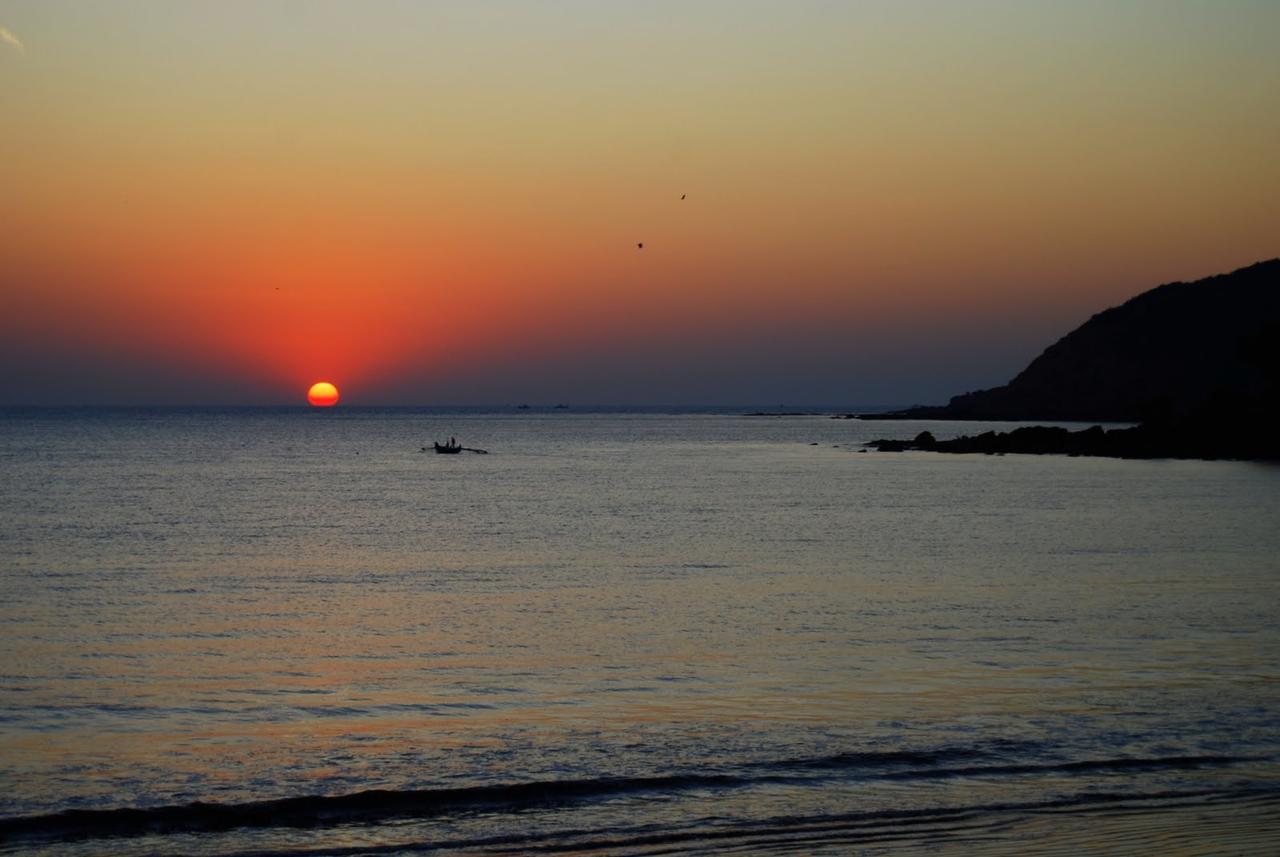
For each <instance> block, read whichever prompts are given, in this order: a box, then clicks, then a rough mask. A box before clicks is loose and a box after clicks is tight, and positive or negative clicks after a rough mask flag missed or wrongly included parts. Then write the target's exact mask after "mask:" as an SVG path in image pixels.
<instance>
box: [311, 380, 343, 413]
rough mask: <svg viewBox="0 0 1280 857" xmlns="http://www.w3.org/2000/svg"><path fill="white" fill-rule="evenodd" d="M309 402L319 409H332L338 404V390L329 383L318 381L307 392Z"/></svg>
mask: <svg viewBox="0 0 1280 857" xmlns="http://www.w3.org/2000/svg"><path fill="white" fill-rule="evenodd" d="M307 401H308V402H310V403H311V404H312V405H315V406H316V407H317V408H331V407H333V406H334V405H336V404H338V388H337V387H335V386H333V385H332V384H330V383H329V382H328V381H317V382H315V383H314V384H312V385H311V389H310V390H308V391H307Z"/></svg>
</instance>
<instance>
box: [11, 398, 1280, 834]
mask: <svg viewBox="0 0 1280 857" xmlns="http://www.w3.org/2000/svg"><path fill="white" fill-rule="evenodd" d="M921 427H922V426H921V425H920V424H909V423H899V424H894V423H861V422H856V421H839V420H831V419H826V418H823V417H744V416H740V415H738V414H731V413H718V414H659V413H644V414H620V413H607V414H580V413H572V412H550V413H535V412H510V413H489V414H486V413H473V412H428V411H377V410H368V411H359V410H349V409H348V410H337V411H334V412H330V413H312V412H307V411H302V410H296V411H295V410H279V411H271V410H261V411H232V410H227V411H190V410H171V411H28V412H23V411H10V412H5V413H3V414H0V477H2V479H0V522H2V523H3V527H2V530H0V655H3V659H2V662H0V786H2V787H0V850H12V851H18V850H21V851H24V852H25V851H37V852H38V851H40V850H41V849H44V850H47V851H48V852H50V853H59V854H63V853H71V854H79V853H84V854H148V853H172V852H183V853H196V854H237V853H254V854H259V853H261V854H276V853H308V854H310V853H319V854H364V853H374V854H383V853H401V852H404V853H421V852H431V851H436V850H439V851H442V852H446V853H459V852H461V853H480V854H504V853H537V852H556V853H559V852H570V853H624V854H648V853H670V852H673V851H674V852H681V851H695V852H704V853H719V852H722V851H726V850H737V851H739V852H752V853H777V854H782V853H847V852H849V851H858V852H860V853H878V852H879V851H880V850H884V851H886V852H889V851H891V852H895V853H896V852H900V851H912V850H929V849H943V850H945V849H947V848H949V847H955V848H956V849H960V850H970V849H973V848H975V847H981V848H982V849H984V850H986V851H990V852H993V853H999V852H1002V851H1003V852H1006V853H1019V852H1024V851H1027V850H1041V851H1048V850H1055V849H1056V850H1060V851H1062V852H1063V853H1080V852H1082V851H1083V852H1088V851H1090V850H1094V851H1096V852H1098V853H1101V852H1115V851H1125V850H1129V851H1133V852H1146V851H1151V852H1154V851H1157V850H1161V851H1164V852H1165V853H1168V851H1170V850H1173V851H1178V850H1180V851H1181V852H1182V853H1212V852H1219V853H1221V852H1223V851H1226V852H1230V851H1240V852H1256V851H1258V850H1265V847H1267V846H1268V845H1269V846H1270V847H1274V845H1275V842H1276V841H1277V838H1278V837H1280V764H1278V763H1277V760H1278V759H1280V666H1278V664H1280V468H1277V467H1275V466H1269V465H1259V464H1247V463H1238V462H1195V461H1114V460H1105V459H1085V458H1055V457H1034V456H1004V457H982V456H943V455H932V454H928V453H906V454H890V453H867V454H862V453H860V452H859V451H858V450H859V444H860V443H861V442H862V441H865V440H868V439H870V438H872V437H878V436H910V435H913V434H914V433H915V432H916V431H918V430H919V429H920V428H921ZM988 427H989V426H986V425H975V424H952V425H947V424H931V425H930V426H929V428H931V429H932V430H933V431H934V433H935V434H936V435H938V436H939V437H943V436H950V435H954V434H958V433H962V432H965V433H973V432H976V431H981V430H984V429H985V428H988ZM449 435H456V436H457V437H458V438H459V439H460V440H461V441H463V442H464V443H465V444H466V445H468V446H473V447H481V448H485V449H488V450H489V451H490V454H489V455H477V454H471V453H463V454H461V455H458V456H441V455H434V454H424V453H423V452H421V447H422V446H423V445H424V444H427V445H429V444H430V441H431V440H433V439H441V440H443V439H444V438H445V437H447V436H449ZM1156 844H1159V845H1160V847H1158V848H1157V847H1153V846H1154V845H1156Z"/></svg>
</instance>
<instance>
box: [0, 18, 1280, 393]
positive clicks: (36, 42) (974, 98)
mask: <svg viewBox="0 0 1280 857" xmlns="http://www.w3.org/2000/svg"><path fill="white" fill-rule="evenodd" d="M0 26H3V27H4V28H5V29H6V30H7V31H9V32H11V33H13V34H14V35H15V37H16V38H18V39H20V40H21V44H22V46H23V47H22V50H17V49H14V48H12V47H11V46H7V45H5V44H0V127H2V128H3V133H0V188H3V193H2V194H0V365H4V366H5V367H6V375H7V381H6V385H5V387H4V389H3V390H0V404H3V403H15V404H21V403H42V402H48V403H69V404H76V403H92V402H97V401H102V402H106V403H140V404H149V403H157V404H163V403H177V404H181V403H192V404H205V403H208V404H224V403H225V404H237V403H261V404H275V403H288V402H296V399H297V391H298V389H300V388H301V387H303V386H305V385H306V384H307V383H309V382H310V381H311V380H312V379H314V378H318V377H329V378H340V379H342V381H343V384H344V385H346V386H348V387H349V390H348V396H347V398H346V400H345V401H346V403H348V404H382V403H387V404H432V403H436V404H450V403H457V404H500V403H510V402H522V401H547V400H550V401H556V402H559V401H572V402H596V403H606V402H619V403H625V402H636V403H641V402H659V403H680V402H690V403H716V402H725V403H728V402H733V403H738V402H752V403H773V404H777V403H780V402H784V401H789V402H792V403H798V402H802V401H809V402H815V403H816V402H826V403H872V402H874V403H885V404H911V403H914V402H917V401H938V400H940V399H941V400H945V398H946V396H948V395H951V394H953V393H956V392H963V391H964V390H966V389H974V388H976V387H979V386H990V385H993V384H997V383H1002V382H1004V381H1006V380H1008V378H1009V377H1011V375H1012V374H1013V373H1014V372H1016V371H1017V370H1018V369H1020V368H1021V367H1022V366H1023V365H1025V363H1026V362H1027V361H1028V360H1029V359H1030V358H1032V357H1034V356H1035V354H1036V353H1038V351H1039V350H1040V349H1042V348H1044V347H1045V346H1046V345H1047V344H1049V343H1050V342H1052V341H1053V340H1054V339H1056V338H1057V337H1059V336H1061V335H1063V334H1064V333H1066V332H1067V331H1069V330H1070V329H1071V328H1073V327H1075V326H1076V325H1078V324H1079V323H1080V322H1082V321H1084V320H1085V319H1087V318H1088V317H1089V316H1090V315H1092V314H1093V313H1095V312H1098V311H1100V310H1102V309H1103V308H1105V307H1107V306H1109V305H1113V304H1116V303H1119V302H1122V301H1123V300H1126V299H1127V298H1129V297H1131V296H1133V295H1134V294H1136V293H1138V292H1140V291H1143V290H1145V289H1147V288H1150V287H1152V286H1155V285H1157V284H1159V283H1161V282H1167V281H1170V280H1175V279H1195V278H1198V277H1202V276H1206V275H1209V274H1213V273H1220V272H1225V271H1229V270H1233V269H1235V268H1237V267H1240V266H1242V265H1246V264H1249V263H1252V262H1255V261H1258V260H1259V259H1263V258H1270V257H1273V256H1276V255H1280V245H1278V244H1277V234H1276V230H1275V225H1276V224H1277V223H1280V159H1277V158H1276V157H1275V152H1276V151H1277V148H1278V147H1280V121H1278V120H1277V116H1280V113H1278V112H1277V111H1276V110H1275V109H1274V105H1275V103H1276V97H1277V94H1278V93H1277V89H1276V82H1277V81H1280V52H1277V51H1275V50H1274V44H1275V43H1276V41H1277V40H1280V4H1278V3H1258V4H1243V3H1242V4H1186V5H1180V6H1178V7H1177V11H1176V13H1174V12H1171V11H1170V10H1169V7H1168V4H1167V3H1165V2H1158V0H1135V2H1132V3H1125V4H1105V3H1078V2H1065V0H1064V2H1044V3H1025V2H1013V0H992V2H991V3H990V4H982V5H980V6H979V7H972V6H971V4H950V3H928V4H926V3H900V2H896V0H895V2H890V1H889V0H867V2H862V3H843V4H839V3H837V4H829V3H806V2H798V3H794V4H784V3H776V4H743V3H740V2H736V0H735V2H718V0H707V2H705V3H698V4H683V3H674V2H673V3H665V4H664V3H662V2H655V3H652V4H600V3H587V2H583V3H576V2H566V3H564V4H558V3H557V4H535V3H527V4H520V3H510V4H467V3H457V4H405V3H399V2H379V0H372V2H369V3H362V4H346V3H338V2H326V0H317V2H314V3H308V4H303V5H302V6H295V5H293V4H258V5H252V6H246V5H244V4H216V3H208V4H175V3H168V2H164V0H138V2H136V3H129V4H74V5H70V4H57V3H47V2H43V0H10V2H7V3H5V4H3V6H0ZM682 197H683V198H682ZM640 243H643V244H644V250H643V252H638V251H637V250H636V247H637V245H638V244H640Z"/></svg>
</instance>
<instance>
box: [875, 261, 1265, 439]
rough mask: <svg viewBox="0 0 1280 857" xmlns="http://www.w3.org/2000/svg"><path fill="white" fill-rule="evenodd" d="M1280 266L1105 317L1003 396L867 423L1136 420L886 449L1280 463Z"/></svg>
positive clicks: (1201, 284)
mask: <svg viewBox="0 0 1280 857" xmlns="http://www.w3.org/2000/svg"><path fill="white" fill-rule="evenodd" d="M1278 414H1280V259H1272V260H1270V261H1267V262H1259V263H1258V264H1256V265H1251V266H1249V267H1247V268H1241V269H1240V270H1238V271H1234V272H1232V273H1230V274H1222V275H1219V276H1216V277H1209V278H1207V279H1203V280H1197V281H1196V282H1192V283H1181V282H1179V283H1169V284H1167V285H1163V286H1160V287H1158V288H1155V289H1152V290H1150V291H1148V292H1144V293H1142V294H1140V295H1138V296H1137V297H1135V298H1133V299H1131V300H1129V301H1127V302H1126V303H1124V304H1122V305H1120V306H1118V307H1113V308H1111V309H1109V310H1106V311H1105V312H1101V313H1098V314H1097V315H1095V316H1094V317H1093V318H1091V319H1089V320H1088V321H1087V322H1085V323H1084V324H1083V325H1081V326H1080V327H1078V328H1076V329H1075V330H1074V331H1072V332H1071V333H1069V334H1067V335H1066V336H1064V337H1063V338H1062V339H1060V340H1058V341H1057V342H1056V343H1054V344H1053V345H1051V346H1050V347H1049V348H1047V349H1046V350H1045V351H1044V353H1043V354H1041V355H1040V356H1039V357H1037V358H1036V359H1035V360H1034V361H1032V362H1031V364H1030V365H1029V366H1027V368H1026V369H1024V370H1023V371H1022V372H1021V373H1020V374H1019V375H1018V376H1017V377H1016V378H1014V379H1013V380H1012V381H1010V382H1009V383H1008V384H1006V385H1004V386H1003V387H995V388H992V389H990V390H980V391H978V392H973V393H965V394H964V395H960V396H955V397H954V398H952V399H951V401H950V403H949V404H947V405H944V406H940V407H916V408H909V409H907V410H905V411H896V412H892V413H885V414H871V415H863V417H862V418H863V419H939V420H1018V421H1028V420H1044V421H1090V422H1091V421H1094V420H1097V421H1115V422H1138V423H1140V424H1139V425H1137V426H1134V427H1132V428H1122V429H1112V430H1110V431H1104V430H1103V429H1101V428H1100V427H1097V426H1095V427H1093V428H1092V429H1088V430H1085V431H1079V432H1070V431H1068V430H1067V429H1063V428H1046V427H1027V428H1020V429H1016V430H1014V431H1012V432H1008V433H996V432H986V433H984V434H980V435H978V436H976V437H968V436H964V437H959V438H955V439H952V440H935V439H934V437H933V435H932V434H930V433H929V432H921V433H920V434H919V435H918V436H917V437H916V438H915V439H913V440H909V441H908V440H877V441H873V442H872V443H871V444H869V445H870V446H874V447H876V448H878V449H881V450H883V451H901V450H905V449H922V450H930V451H936V452H958V453H972V452H983V453H989V454H990V453H996V454H999V453H1005V452H1016V453H1050V454H1055V453H1056V454H1068V455H1103V456H1114V457H1119V458H1240V459H1280V430H1277V425H1276V418H1277V415H1278Z"/></svg>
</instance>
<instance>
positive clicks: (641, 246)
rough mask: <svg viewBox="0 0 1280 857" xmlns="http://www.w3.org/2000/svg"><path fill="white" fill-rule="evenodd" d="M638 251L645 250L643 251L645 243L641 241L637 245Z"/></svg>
mask: <svg viewBox="0 0 1280 857" xmlns="http://www.w3.org/2000/svg"><path fill="white" fill-rule="evenodd" d="M636 249H637V250H643V249H644V242H643V241H641V242H640V243H639V244H637V245H636Z"/></svg>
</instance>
